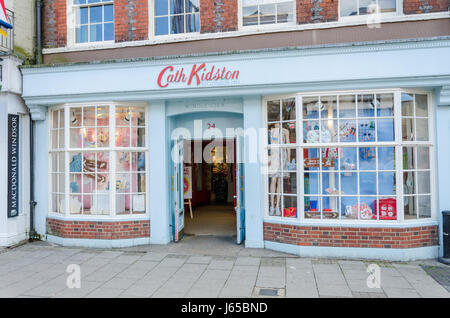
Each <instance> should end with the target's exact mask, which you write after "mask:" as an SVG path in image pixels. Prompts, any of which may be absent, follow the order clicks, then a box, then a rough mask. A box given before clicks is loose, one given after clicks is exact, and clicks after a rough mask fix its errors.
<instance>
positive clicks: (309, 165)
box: [303, 148, 320, 170]
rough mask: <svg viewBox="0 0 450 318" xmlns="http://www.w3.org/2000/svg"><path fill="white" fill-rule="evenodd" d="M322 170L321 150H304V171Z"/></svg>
mask: <svg viewBox="0 0 450 318" xmlns="http://www.w3.org/2000/svg"><path fill="white" fill-rule="evenodd" d="M319 168H320V149H317V148H311V149H303V169H304V170H319Z"/></svg>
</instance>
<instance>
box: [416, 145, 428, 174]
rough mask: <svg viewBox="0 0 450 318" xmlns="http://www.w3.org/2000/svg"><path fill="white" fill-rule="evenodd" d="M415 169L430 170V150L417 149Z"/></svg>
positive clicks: (426, 148)
mask: <svg viewBox="0 0 450 318" xmlns="http://www.w3.org/2000/svg"><path fill="white" fill-rule="evenodd" d="M417 168H419V169H430V148H428V147H417Z"/></svg>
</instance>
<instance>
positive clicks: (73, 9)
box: [66, 0, 116, 48]
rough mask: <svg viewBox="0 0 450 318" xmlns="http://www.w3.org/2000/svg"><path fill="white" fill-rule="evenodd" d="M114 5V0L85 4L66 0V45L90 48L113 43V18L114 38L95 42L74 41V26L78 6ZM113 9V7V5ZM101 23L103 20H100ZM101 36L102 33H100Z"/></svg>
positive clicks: (75, 26)
mask: <svg viewBox="0 0 450 318" xmlns="http://www.w3.org/2000/svg"><path fill="white" fill-rule="evenodd" d="M107 4H108V5H109V4H112V5H113V7H114V6H115V5H114V0H108V2H99V3H86V4H75V0H66V16H67V46H69V47H76V48H90V47H99V46H111V45H113V44H114V43H115V28H116V21H115V20H114V18H113V24H114V39H113V40H107V41H95V42H89V41H88V42H83V43H77V42H76V32H77V30H76V28H77V25H78V24H77V11H78V10H79V8H80V7H92V6H99V5H107ZM114 10H115V7H114ZM102 23H103V22H102ZM102 36H103V35H102Z"/></svg>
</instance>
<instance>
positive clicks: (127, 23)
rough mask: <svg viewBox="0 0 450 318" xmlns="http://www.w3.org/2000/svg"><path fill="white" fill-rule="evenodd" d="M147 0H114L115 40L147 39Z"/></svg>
mask: <svg viewBox="0 0 450 318" xmlns="http://www.w3.org/2000/svg"><path fill="white" fill-rule="evenodd" d="M148 3H149V2H148V0H115V1H114V33H115V40H116V42H124V41H139V40H147V39H148Z"/></svg>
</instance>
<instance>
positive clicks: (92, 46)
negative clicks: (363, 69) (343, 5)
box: [43, 11, 450, 54]
mask: <svg viewBox="0 0 450 318" xmlns="http://www.w3.org/2000/svg"><path fill="white" fill-rule="evenodd" d="M445 18H450V12H448V11H445V12H435V13H423V14H411V15H392V16H391V15H389V16H382V17H381V19H380V21H379V22H380V23H390V22H407V21H423V20H434V19H445ZM365 24H367V21H366V19H363V20H361V19H357V20H353V21H350V20H346V19H341V20H340V21H335V22H324V23H310V24H300V25H297V24H294V25H284V26H281V27H280V26H277V27H270V28H261V29H247V27H242V28H241V29H240V30H238V31H229V32H223V33H190V34H187V33H185V34H183V35H176V36H172V35H170V36H161V37H159V36H156V37H155V36H153V38H151V39H148V40H142V41H134V42H119V43H116V42H114V41H107V42H101V43H89V44H88V45H84V44H83V45H81V44H71V45H68V46H66V47H61V48H48V49H44V50H43V54H54V53H65V52H77V51H89V50H101V49H114V48H124V47H136V46H147V45H158V44H165V43H174V42H189V41H198V40H209V39H222V38H233V37H241V36H247V35H255V34H257V33H259V34H265V33H274V32H293V31H306V30H320V29H330V28H339V27H349V26H360V25H365Z"/></svg>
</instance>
